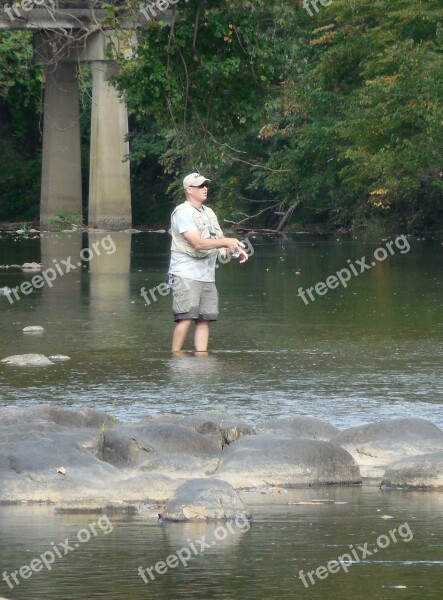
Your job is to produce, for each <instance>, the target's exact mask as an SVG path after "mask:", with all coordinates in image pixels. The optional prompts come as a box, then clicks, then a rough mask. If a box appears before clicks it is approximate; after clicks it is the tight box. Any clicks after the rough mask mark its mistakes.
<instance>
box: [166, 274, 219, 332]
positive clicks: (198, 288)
mask: <svg viewBox="0 0 443 600" xmlns="http://www.w3.org/2000/svg"><path fill="white" fill-rule="evenodd" d="M168 282H169V285H170V286H171V289H172V311H173V313H174V321H182V320H183V319H194V320H196V321H216V320H217V319H218V292H217V288H216V287H215V283H213V282H210V283H208V282H205V281H194V280H193V279H185V278H184V277H179V276H178V275H170V276H169V279H168Z"/></svg>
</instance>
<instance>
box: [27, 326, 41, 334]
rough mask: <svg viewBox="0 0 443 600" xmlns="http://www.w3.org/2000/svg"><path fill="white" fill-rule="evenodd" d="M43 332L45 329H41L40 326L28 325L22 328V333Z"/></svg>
mask: <svg viewBox="0 0 443 600" xmlns="http://www.w3.org/2000/svg"><path fill="white" fill-rule="evenodd" d="M44 331H45V328H44V327H41V325H30V326H29V327H24V328H23V333H43V332H44Z"/></svg>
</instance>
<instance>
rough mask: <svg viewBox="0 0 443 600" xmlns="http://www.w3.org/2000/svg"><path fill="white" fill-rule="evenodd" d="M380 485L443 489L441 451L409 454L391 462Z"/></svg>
mask: <svg viewBox="0 0 443 600" xmlns="http://www.w3.org/2000/svg"><path fill="white" fill-rule="evenodd" d="M381 485H382V486H386V487H388V488H402V489H404V488H415V489H430V490H443V452H434V453H432V454H422V455H421V456H411V457H408V458H403V459H402V460H398V461H396V462H394V463H392V464H391V465H390V466H389V467H388V468H387V469H386V472H385V474H384V476H383V481H382V482H381Z"/></svg>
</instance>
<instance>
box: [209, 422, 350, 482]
mask: <svg viewBox="0 0 443 600" xmlns="http://www.w3.org/2000/svg"><path fill="white" fill-rule="evenodd" d="M213 477H216V478H219V479H223V480H225V481H228V482H229V483H230V484H231V485H232V486H233V487H235V488H237V489H240V488H250V487H260V486H269V485H273V486H274V485H275V486H281V487H288V488H291V487H307V486H313V485H330V484H343V485H347V484H358V483H360V482H361V476H360V471H359V468H358V465H357V463H356V462H355V461H354V459H353V458H352V456H351V455H350V454H349V453H348V452H346V451H345V450H343V448H340V447H339V446H334V445H333V444H330V443H329V442H323V441H319V440H307V439H299V438H291V437H286V436H281V435H277V434H275V435H264V434H259V435H252V436H243V437H242V438H240V439H239V440H238V441H236V442H234V443H233V444H231V445H230V446H228V447H226V448H225V449H224V450H223V454H222V459H221V462H220V466H219V468H218V469H217V471H216V472H215V474H214V475H213Z"/></svg>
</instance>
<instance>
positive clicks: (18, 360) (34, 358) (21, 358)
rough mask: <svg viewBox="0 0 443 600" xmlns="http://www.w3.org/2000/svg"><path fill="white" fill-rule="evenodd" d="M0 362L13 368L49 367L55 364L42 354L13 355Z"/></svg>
mask: <svg viewBox="0 0 443 600" xmlns="http://www.w3.org/2000/svg"><path fill="white" fill-rule="evenodd" d="M0 362H2V363H3V364H5V365H13V366H15V367H49V366H50V365H53V364H55V363H53V362H52V360H49V358H48V357H47V356H44V355H43V354H14V355H13V356H7V357H6V358H4V359H3V360H2V361H0Z"/></svg>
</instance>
